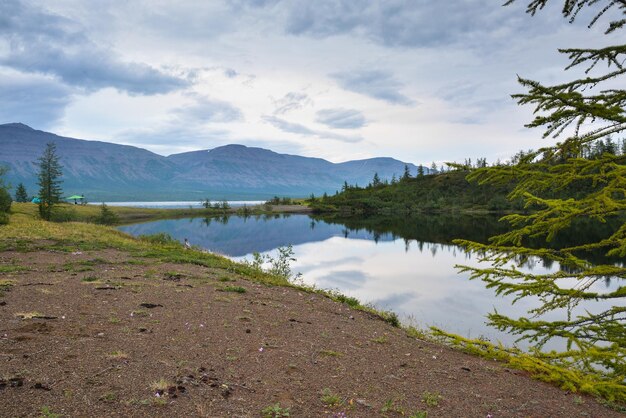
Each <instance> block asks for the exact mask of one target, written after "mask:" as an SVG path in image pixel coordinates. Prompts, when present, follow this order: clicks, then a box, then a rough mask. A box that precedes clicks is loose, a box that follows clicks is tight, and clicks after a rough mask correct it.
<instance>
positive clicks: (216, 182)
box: [0, 123, 427, 201]
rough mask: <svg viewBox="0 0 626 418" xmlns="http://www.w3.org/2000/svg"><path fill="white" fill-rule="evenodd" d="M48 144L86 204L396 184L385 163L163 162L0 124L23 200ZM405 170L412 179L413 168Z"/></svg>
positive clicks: (1, 151) (395, 164)
mask: <svg viewBox="0 0 626 418" xmlns="http://www.w3.org/2000/svg"><path fill="white" fill-rule="evenodd" d="M48 142H54V143H55V144H56V145H57V153H58V155H59V157H60V160H61V164H62V165H63V190H64V191H65V192H66V193H68V194H75V193H79V194H85V196H86V197H87V199H88V200H91V201H101V200H106V201H123V200H135V201H136V200H194V199H203V198H205V197H209V198H212V199H233V198H239V199H266V198H269V197H272V196H274V195H278V196H294V197H304V196H309V195H310V194H311V193H313V194H315V195H321V194H323V193H324V192H327V193H329V194H332V193H334V192H335V191H336V190H339V189H341V186H342V185H343V183H344V181H347V182H348V183H349V184H355V183H356V184H359V185H366V184H367V183H369V182H370V181H371V179H372V177H373V176H374V173H376V172H377V173H378V175H379V176H380V178H381V179H391V178H392V176H393V175H395V176H396V177H399V176H400V175H402V173H403V172H404V165H405V163H404V162H402V161H398V160H395V159H393V158H371V159H365V160H358V161H347V162H344V163H337V164H336V163H332V162H330V161H327V160H324V159H321V158H310V157H302V156H298V155H289V154H279V153H276V152H274V151H270V150H267V149H263V148H254V147H247V146H244V145H235V144H233V145H225V146H221V147H217V148H214V149H211V150H201V151H191V152H185V153H181V154H173V155H170V156H167V157H164V156H162V155H158V154H155V153H153V152H150V151H148V150H145V149H142V148H138V147H133V146H128V145H118V144H112V143H108V142H102V141H86V140H81V139H74V138H66V137H62V136H58V135H55V134H52V133H49V132H44V131H38V130H35V129H32V128H31V127H29V126H27V125H24V124H21V123H9V124H4V125H0V164H3V165H7V166H8V167H9V172H8V173H7V181H8V182H9V183H10V184H12V185H13V186H14V187H15V186H16V185H17V184H18V183H24V185H25V186H26V188H27V190H28V192H29V194H31V195H34V194H36V190H37V186H36V181H37V178H36V177H37V171H38V167H37V164H36V161H37V158H39V156H40V155H41V154H42V152H43V150H44V148H45V145H46V144H47V143H48ZM407 165H408V166H409V169H410V170H411V173H412V174H413V175H415V173H416V172H417V167H416V166H415V165H413V164H410V163H407ZM425 170H427V169H425Z"/></svg>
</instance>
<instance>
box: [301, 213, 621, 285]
mask: <svg viewBox="0 0 626 418" xmlns="http://www.w3.org/2000/svg"><path fill="white" fill-rule="evenodd" d="M312 218H313V219H314V221H318V222H319V221H323V222H326V223H328V224H336V225H343V226H344V228H343V229H342V234H343V236H344V237H345V238H348V237H349V236H350V234H356V233H359V232H363V231H364V232H367V233H368V234H370V235H371V236H372V239H373V240H374V241H375V242H376V243H378V242H379V241H380V239H381V238H382V237H390V238H391V239H396V238H398V237H399V238H403V239H404V242H405V250H406V251H408V248H409V247H410V243H411V241H415V242H417V248H418V249H419V251H420V252H422V250H423V246H424V243H438V244H444V245H448V246H452V247H454V248H456V245H454V244H453V243H452V241H453V240H454V239H466V240H470V241H475V242H482V243H487V242H488V241H489V237H492V236H494V235H498V234H502V233H504V232H506V231H507V228H508V226H507V225H506V224H503V223H501V222H499V221H498V219H499V216H496V215H460V214H429V215H422V216H397V217H393V216H362V217H355V216H350V217H346V216H338V215H314V216H313V217H312ZM312 222H313V221H312ZM619 222H621V220H612V221H609V222H606V223H603V222H598V221H593V220H589V219H586V220H580V221H577V222H575V223H572V225H571V226H570V227H569V228H567V229H565V230H563V231H562V232H561V233H559V235H557V236H556V237H555V239H554V240H553V241H551V242H550V243H548V247H549V248H553V249H559V248H565V247H571V246H573V245H578V244H580V243H584V242H589V241H599V240H601V239H603V238H605V237H607V236H609V235H610V234H611V231H612V230H614V228H615V223H619ZM525 244H527V245H528V246H529V247H537V248H539V247H541V246H544V247H545V246H546V243H545V241H541V240H536V241H535V242H533V241H532V240H531V241H530V242H528V243H525ZM428 248H429V250H430V251H431V252H433V251H434V254H436V252H437V250H436V249H434V250H433V249H432V248H431V247H428ZM443 248H444V247H443V246H442V247H441V249H443ZM479 255H480V254H479ZM579 256H580V257H581V258H583V259H585V260H587V261H589V262H590V263H592V264H606V263H610V264H616V265H623V263H624V260H622V259H621V258H619V257H607V256H606V255H604V254H603V253H602V252H601V251H594V250H590V251H586V252H585V253H583V254H580V255H579ZM514 261H515V262H517V263H519V265H520V266H523V267H525V268H528V269H531V270H532V269H534V268H536V267H537V266H539V265H541V266H542V267H545V268H546V269H552V268H554V266H555V264H554V261H553V260H551V259H549V258H537V257H533V258H528V257H527V258H526V259H524V257H523V256H520V257H516V258H515V260H514ZM559 268H560V269H561V270H562V271H564V272H567V273H571V274H575V273H576V272H578V271H579V269H578V268H576V267H575V266H569V265H567V264H563V263H562V264H560V265H559ZM607 280H608V282H610V281H611V278H610V277H607Z"/></svg>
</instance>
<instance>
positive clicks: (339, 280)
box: [119, 215, 617, 345]
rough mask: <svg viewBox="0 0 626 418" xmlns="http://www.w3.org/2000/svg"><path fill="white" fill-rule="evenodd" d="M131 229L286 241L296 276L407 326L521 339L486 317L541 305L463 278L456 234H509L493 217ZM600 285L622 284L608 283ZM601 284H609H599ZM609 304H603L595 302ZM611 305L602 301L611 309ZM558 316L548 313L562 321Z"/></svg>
mask: <svg viewBox="0 0 626 418" xmlns="http://www.w3.org/2000/svg"><path fill="white" fill-rule="evenodd" d="M119 229H120V230H122V231H124V232H127V233H129V234H132V235H145V234H154V233H160V232H165V233H168V234H169V235H171V236H172V237H174V238H176V239H178V240H180V241H183V240H184V238H188V239H189V241H190V243H191V244H192V245H197V246H200V247H202V248H205V249H207V250H209V251H212V252H215V253H219V254H223V255H225V256H227V257H230V258H232V259H234V260H237V261H240V260H246V259H248V260H251V259H252V254H253V253H254V252H259V253H267V254H270V255H272V256H276V253H277V251H276V249H277V248H278V247H282V246H287V245H293V250H294V253H295V255H294V256H295V258H296V259H297V261H295V262H293V263H292V270H293V271H294V272H300V273H302V280H303V281H304V282H305V283H307V284H311V285H315V286H317V287H320V288H325V289H337V290H339V291H340V292H341V293H343V294H345V295H348V296H353V297H356V298H357V299H359V300H360V301H362V302H364V303H371V304H372V305H374V306H375V307H377V308H380V309H385V310H392V311H394V312H396V313H397V314H398V315H399V316H400V318H401V319H402V321H403V322H404V323H405V324H413V325H416V326H418V327H427V326H430V325H435V326H437V327H440V328H442V329H444V330H446V331H450V332H454V333H457V334H460V335H463V336H467V337H472V338H477V337H481V338H487V339H489V340H491V341H494V342H495V341H501V342H503V343H505V344H507V345H513V344H514V341H515V337H514V336H511V335H508V334H506V333H502V332H499V331H497V330H495V329H493V328H490V327H489V326H487V325H486V315H487V314H488V313H490V312H493V311H494V309H497V310H498V312H500V313H503V314H507V315H510V316H513V317H517V316H522V315H525V314H526V312H527V311H528V310H529V309H531V308H533V307H536V306H537V305H538V301H537V300H535V299H533V298H526V299H524V300H521V301H518V302H517V303H515V304H512V301H513V298H512V297H497V296H495V295H494V292H493V291H492V290H490V289H486V288H485V287H484V285H483V283H482V282H481V281H471V280H469V279H468V274H466V273H465V274H459V273H458V269H457V268H455V265H471V266H478V265H479V261H478V259H477V257H476V256H475V255H473V254H469V253H467V252H466V251H464V250H463V249H462V248H460V247H458V246H456V245H454V244H453V243H452V240H453V239H455V238H464V239H471V240H474V241H480V242H486V240H487V239H488V237H489V236H492V235H494V234H496V233H498V232H503V231H504V230H505V229H504V226H503V225H502V224H501V223H499V222H498V219H497V217H493V216H468V215H458V216H452V215H428V216H419V217H412V218H386V217H369V218H362V219H355V218H345V219H341V218H329V217H325V218H322V217H318V216H314V215H261V216H251V217H241V216H225V217H213V218H190V219H176V220H160V221H155V222H148V223H141V224H134V225H126V226H122V227H120V228H119ZM557 268H559V266H558V264H553V263H548V262H543V261H541V260H536V259H535V260H531V261H529V262H528V263H526V265H525V266H524V269H527V270H532V271H533V272H535V273H541V272H550V271H553V270H554V269H557ZM595 286H601V287H603V289H604V288H605V287H614V288H617V284H616V283H613V284H611V282H610V281H607V282H606V283H601V284H596V285H595ZM598 290H600V289H598ZM596 305H597V306H600V304H596ZM608 306H610V303H608V302H607V303H606V304H602V306H601V307H608ZM562 314H563V313H562V312H552V313H550V314H549V315H547V316H545V318H546V319H557V318H559V315H562Z"/></svg>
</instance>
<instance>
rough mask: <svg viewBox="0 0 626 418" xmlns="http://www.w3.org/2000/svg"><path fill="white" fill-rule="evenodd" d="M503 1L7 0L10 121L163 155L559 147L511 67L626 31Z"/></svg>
mask: <svg viewBox="0 0 626 418" xmlns="http://www.w3.org/2000/svg"><path fill="white" fill-rule="evenodd" d="M501 3H502V1H499V0H454V1H432V0H378V1H377V0H369V1H364V0H315V1H312V0H248V1H246V0H230V1H222V0H206V1H204V0H196V1H185V0H179V1H176V2H173V1H165V0H101V1H97V2H95V1H86V0H83V1H79V0H55V1H54V2H51V1H46V0H0V123H10V122H22V123H25V124H27V125H29V126H31V127H33V128H35V129H41V130H46V131H50V132H54V133H57V134H59V135H63V136H70V137H74V138H81V139H89V140H103V141H108V142H114V143H120V144H128V145H134V146H138V147H142V148H146V149H148V150H150V151H153V152H156V153H158V154H161V155H169V154H174V153H179V152H186V151H193V150H199V149H211V148H214V147H217V146H220V145H226V144H232V143H237V144H243V145H247V146H256V147H263V148H268V149H272V150H274V151H277V152H281V153H288V154H299V155H305V156H310V157H321V158H325V159H328V160H330V161H333V162H341V161H347V160H353V159H361V158H370V157H378V156H386V157H394V158H397V159H400V160H402V161H406V162H411V163H415V164H422V163H423V164H428V165H430V163H431V162H433V161H434V162H436V163H437V164H441V163H443V162H447V161H463V160H464V159H465V158H472V159H476V158H487V160H488V161H489V162H493V161H496V160H497V159H501V160H506V159H507V158H509V157H510V156H511V155H513V154H514V153H516V152H517V151H519V150H521V149H530V148H537V147H539V146H543V145H546V144H547V143H548V142H551V141H552V142H553V140H551V139H542V135H541V134H542V132H541V131H540V130H530V129H527V128H525V127H524V124H525V123H528V122H530V120H531V119H532V110H533V109H532V108H531V107H520V106H518V105H517V104H516V103H515V101H514V100H513V99H511V97H510V95H511V94H514V93H519V92H521V91H522V89H521V87H520V86H519V85H518V84H517V76H518V75H519V76H522V77H524V78H530V79H535V80H540V81H542V82H543V83H546V84H552V83H557V82H561V81H567V80H571V79H575V78H579V77H580V76H581V73H580V72H576V70H570V71H568V72H564V71H563V69H564V67H565V66H566V65H567V64H568V61H567V59H566V57H565V56H563V55H562V54H559V53H558V52H557V49H558V48H564V47H597V46H602V45H607V44H610V43H611V41H612V40H615V39H617V38H616V35H615V36H614V37H612V36H606V35H603V30H604V29H605V27H604V26H603V25H597V27H593V28H591V29H588V28H587V23H588V22H589V18H588V16H585V15H584V14H583V15H582V16H581V17H579V19H578V20H577V21H576V22H574V24H570V23H569V22H568V20H567V19H564V18H563V17H562V16H561V14H560V8H561V6H562V2H561V1H553V2H552V3H548V6H547V7H546V8H545V10H543V11H542V12H541V13H539V14H537V15H535V16H534V17H531V16H530V15H528V14H526V13H525V8H526V5H527V3H528V1H521V0H518V1H517V2H515V3H514V4H513V5H511V6H508V7H501Z"/></svg>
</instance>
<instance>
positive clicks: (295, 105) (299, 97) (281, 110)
mask: <svg viewBox="0 0 626 418" xmlns="http://www.w3.org/2000/svg"><path fill="white" fill-rule="evenodd" d="M311 104H313V101H312V100H311V98H310V97H309V96H308V95H307V94H305V93H297V92H293V91H292V92H289V93H287V94H285V96H284V97H282V98H281V99H278V100H274V106H275V107H276V109H275V110H274V114H275V115H284V114H285V113H287V112H290V111H292V110H297V109H302V108H303V107H305V106H308V105H311Z"/></svg>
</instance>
